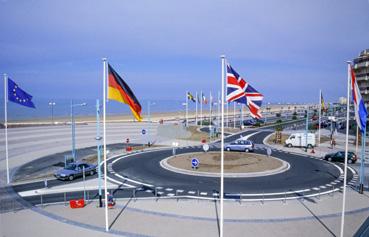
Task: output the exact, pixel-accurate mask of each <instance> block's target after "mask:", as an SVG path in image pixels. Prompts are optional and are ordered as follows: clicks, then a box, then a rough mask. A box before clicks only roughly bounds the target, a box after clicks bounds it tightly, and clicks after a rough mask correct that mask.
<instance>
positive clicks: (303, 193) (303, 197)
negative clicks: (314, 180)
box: [302, 191, 305, 202]
mask: <svg viewBox="0 0 369 237" xmlns="http://www.w3.org/2000/svg"><path fill="white" fill-rule="evenodd" d="M304 201H305V191H302V202H304Z"/></svg>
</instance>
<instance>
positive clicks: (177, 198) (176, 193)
mask: <svg viewBox="0 0 369 237" xmlns="http://www.w3.org/2000/svg"><path fill="white" fill-rule="evenodd" d="M176 197H177V202H178V201H179V197H178V190H176Z"/></svg>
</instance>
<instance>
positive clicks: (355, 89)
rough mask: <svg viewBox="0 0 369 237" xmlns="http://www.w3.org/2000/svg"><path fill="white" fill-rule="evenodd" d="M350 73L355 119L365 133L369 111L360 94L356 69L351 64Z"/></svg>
mask: <svg viewBox="0 0 369 237" xmlns="http://www.w3.org/2000/svg"><path fill="white" fill-rule="evenodd" d="M350 75H351V89H352V100H353V101H354V105H355V119H356V123H357V126H358V127H359V129H360V131H361V132H362V133H364V130H365V127H366V117H367V116H368V112H367V111H366V108H365V104H364V101H363V98H362V97H361V94H360V89H359V86H358V85H357V82H356V77H355V73H354V70H352V66H351V65H350Z"/></svg>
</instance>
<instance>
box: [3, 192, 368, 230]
mask: <svg viewBox="0 0 369 237" xmlns="http://www.w3.org/2000/svg"><path fill="white" fill-rule="evenodd" d="M346 200H347V204H346V211H347V214H346V218H345V236H353V235H354V234H355V232H356V231H357V230H358V229H359V227H360V226H361V224H362V223H363V222H364V221H365V220H366V219H367V217H368V215H369V193H365V194H364V195H360V194H357V193H356V192H354V191H353V190H351V189H348V192H347V199H346ZM96 206H97V203H96V202H93V203H91V204H89V205H87V206H86V207H85V208H83V209H70V208H69V207H68V206H64V205H48V206H45V207H38V208H34V209H32V210H22V211H19V212H17V213H5V214H3V215H2V220H1V221H2V223H3V227H6V228H5V229H4V228H3V231H4V233H3V235H4V236H50V235H52V236H65V234H67V235H68V236H81V235H82V236H87V235H88V236H108V235H107V234H105V233H104V230H105V226H104V225H105V220H104V209H100V208H97V207H96ZM341 207H342V195H341V194H340V193H336V194H334V195H333V196H329V195H327V196H322V197H320V198H319V199H318V198H313V199H306V200H305V201H303V202H301V201H296V200H294V201H289V200H287V201H286V203H284V202H281V201H276V202H266V203H264V204H262V203H261V202H251V203H250V202H242V203H239V202H235V201H226V202H225V203H224V218H225V222H224V223H225V224H224V236H245V233H247V236H277V237H279V236H334V235H336V236H337V235H339V230H340V223H341V222H340V221H341ZM218 211H219V204H218V203H215V202H213V201H198V200H176V199H167V200H165V199H159V200H156V199H146V200H136V201H135V200H132V199H130V200H127V199H124V200H118V201H117V206H116V207H115V208H114V209H110V210H109V225H110V227H111V233H110V234H114V235H119V236H218V224H219V223H218V216H217V212H218ZM30 219H32V220H33V222H32V224H31V225H30V224H29V220H30ZM27 221H28V222H27ZM27 223H28V224H27Z"/></svg>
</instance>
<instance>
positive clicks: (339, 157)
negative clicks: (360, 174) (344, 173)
mask: <svg viewBox="0 0 369 237" xmlns="http://www.w3.org/2000/svg"><path fill="white" fill-rule="evenodd" d="M324 160H327V161H338V162H345V152H344V151H338V152H336V153H330V154H327V155H325V156H324ZM356 161H357V157H356V155H355V153H354V152H352V151H349V152H348V153H347V163H349V164H353V163H355V162H356Z"/></svg>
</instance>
